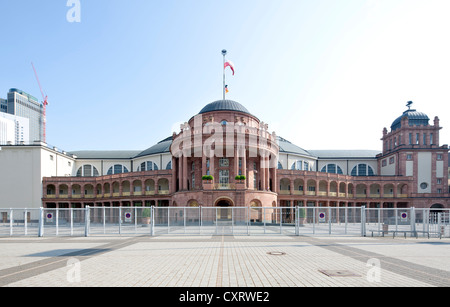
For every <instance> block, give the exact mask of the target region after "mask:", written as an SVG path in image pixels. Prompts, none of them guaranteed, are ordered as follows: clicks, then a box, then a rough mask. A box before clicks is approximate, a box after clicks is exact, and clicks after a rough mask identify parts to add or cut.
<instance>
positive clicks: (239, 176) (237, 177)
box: [234, 175, 245, 183]
mask: <svg viewBox="0 0 450 307" xmlns="http://www.w3.org/2000/svg"><path fill="white" fill-rule="evenodd" d="M234 179H235V180H236V181H237V182H239V183H242V182H243V181H244V180H245V176H244V175H238V176H236V177H234Z"/></svg>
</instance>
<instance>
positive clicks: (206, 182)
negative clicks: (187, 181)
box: [202, 175, 214, 190]
mask: <svg viewBox="0 0 450 307" xmlns="http://www.w3.org/2000/svg"><path fill="white" fill-rule="evenodd" d="M202 180H203V188H204V189H205V190H212V187H213V180H214V177H213V176H211V175H203V176H202Z"/></svg>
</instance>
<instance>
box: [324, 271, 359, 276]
mask: <svg viewBox="0 0 450 307" xmlns="http://www.w3.org/2000/svg"><path fill="white" fill-rule="evenodd" d="M319 272H320V273H322V274H325V275H327V276H329V277H361V275H358V274H356V273H353V272H352V271H348V270H319Z"/></svg>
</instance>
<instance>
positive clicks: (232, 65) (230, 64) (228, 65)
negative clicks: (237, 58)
mask: <svg viewBox="0 0 450 307" xmlns="http://www.w3.org/2000/svg"><path fill="white" fill-rule="evenodd" d="M227 67H230V68H231V71H232V72H233V76H234V64H233V63H231V62H230V61H228V62H225V65H224V67H223V69H226V68H227Z"/></svg>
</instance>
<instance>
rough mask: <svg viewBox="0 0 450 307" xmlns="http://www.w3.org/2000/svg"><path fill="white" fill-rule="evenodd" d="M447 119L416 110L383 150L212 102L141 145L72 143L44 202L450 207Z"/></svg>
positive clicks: (387, 136) (47, 184)
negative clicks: (300, 136) (277, 124)
mask: <svg viewBox="0 0 450 307" xmlns="http://www.w3.org/2000/svg"><path fill="white" fill-rule="evenodd" d="M440 129H441V127H440V126H439V119H438V118H437V117H436V118H435V119H434V125H430V124H429V120H428V117H427V116H426V115H425V114H423V113H420V112H416V111H415V110H408V111H406V112H405V113H403V114H402V115H401V116H400V117H399V118H398V119H396V120H395V121H394V122H393V124H392V127H391V131H389V132H388V130H387V129H386V128H384V130H383V136H382V145H383V149H382V151H369V150H362V151H361V150H358V151H354V150H336V151H333V150H305V149H303V148H301V147H299V146H297V145H295V144H292V143H291V142H289V141H288V140H286V139H284V138H282V137H280V136H277V135H276V134H275V132H269V129H268V125H267V124H266V123H264V122H262V121H260V120H259V119H258V118H257V117H256V116H255V115H253V114H252V113H250V112H249V111H248V110H247V109H246V108H245V107H244V106H242V105H241V104H240V103H238V102H235V101H231V100H219V101H215V102H212V103H210V104H207V105H206V106H205V107H204V108H203V109H202V110H201V111H200V112H199V113H198V114H197V115H194V116H193V117H191V118H190V119H189V120H188V121H187V122H185V123H184V124H183V125H181V126H180V131H179V132H178V133H174V134H173V135H172V136H170V137H168V138H166V139H164V140H162V141H161V142H159V143H158V144H155V145H154V146H151V147H149V148H148V149H146V150H143V151H117V152H110V151H108V152H106V151H105V152H101V151H100V152H99V151H91V152H90V151H84V152H73V153H72V154H73V155H74V158H75V165H74V167H73V173H72V174H71V176H65V177H48V178H47V177H46V178H44V179H43V195H44V196H43V199H42V201H43V205H44V206H45V207H83V206H86V205H90V206H98V207H102V206H107V207H114V206H137V205H143V206H152V205H154V206H182V207H185V206H217V207H228V206H236V207H242V206H258V207H260V206H264V207H273V206H283V207H292V206H297V205H298V206H335V207H341V206H343V207H351V206H362V205H364V206H366V207H387V208H396V207H412V206H414V207H432V206H434V207H441V208H448V207H450V202H449V193H448V192H449V188H448V147H447V145H442V146H441V145H440V144H439V130H440Z"/></svg>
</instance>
